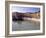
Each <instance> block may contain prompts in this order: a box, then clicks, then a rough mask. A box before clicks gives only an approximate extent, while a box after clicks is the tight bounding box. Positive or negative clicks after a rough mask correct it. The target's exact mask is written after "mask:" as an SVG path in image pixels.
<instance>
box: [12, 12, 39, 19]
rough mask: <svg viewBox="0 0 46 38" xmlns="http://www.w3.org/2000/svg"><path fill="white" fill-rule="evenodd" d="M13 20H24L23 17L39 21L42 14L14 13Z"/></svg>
mask: <svg viewBox="0 0 46 38" xmlns="http://www.w3.org/2000/svg"><path fill="white" fill-rule="evenodd" d="M12 16H13V17H12V18H13V19H19V20H22V19H23V17H26V18H37V19H39V18H40V12H39V13H37V12H36V13H18V12H14V13H12Z"/></svg>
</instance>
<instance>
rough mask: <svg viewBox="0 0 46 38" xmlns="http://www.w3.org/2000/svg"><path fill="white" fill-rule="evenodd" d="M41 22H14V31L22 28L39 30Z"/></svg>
mask: <svg viewBox="0 0 46 38" xmlns="http://www.w3.org/2000/svg"><path fill="white" fill-rule="evenodd" d="M39 29H40V22H37V21H36V22H35V21H17V22H13V23H12V31H20V30H39Z"/></svg>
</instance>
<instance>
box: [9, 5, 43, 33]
mask: <svg viewBox="0 0 46 38" xmlns="http://www.w3.org/2000/svg"><path fill="white" fill-rule="evenodd" d="M11 6H23V7H25V6H26V7H39V8H40V15H41V18H40V30H31V31H13V32H12V21H11V20H12V17H11V16H12V13H11V12H12V11H11ZM9 9H10V10H9V14H10V20H9V22H10V24H9V28H10V30H9V34H26V33H43V6H42V5H24V4H23V5H22V4H10V5H9Z"/></svg>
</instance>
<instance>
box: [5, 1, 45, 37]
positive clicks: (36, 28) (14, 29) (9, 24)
mask: <svg viewBox="0 0 46 38" xmlns="http://www.w3.org/2000/svg"><path fill="white" fill-rule="evenodd" d="M44 8H45V6H44V3H31V2H18V1H6V7H5V10H6V13H5V15H6V19H5V20H6V23H5V24H6V26H5V27H6V29H5V31H6V32H5V33H6V34H5V35H6V36H15V37H16V36H32V35H44V34H45V29H44V28H45V9H44Z"/></svg>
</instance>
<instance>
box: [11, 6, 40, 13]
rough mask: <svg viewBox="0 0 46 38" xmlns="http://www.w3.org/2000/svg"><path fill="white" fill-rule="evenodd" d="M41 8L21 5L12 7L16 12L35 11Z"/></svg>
mask: <svg viewBox="0 0 46 38" xmlns="http://www.w3.org/2000/svg"><path fill="white" fill-rule="evenodd" d="M39 10H40V8H36V7H19V6H15V7H14V6H13V7H12V11H15V12H21V13H27V12H29V13H35V12H38V11H39Z"/></svg>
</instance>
